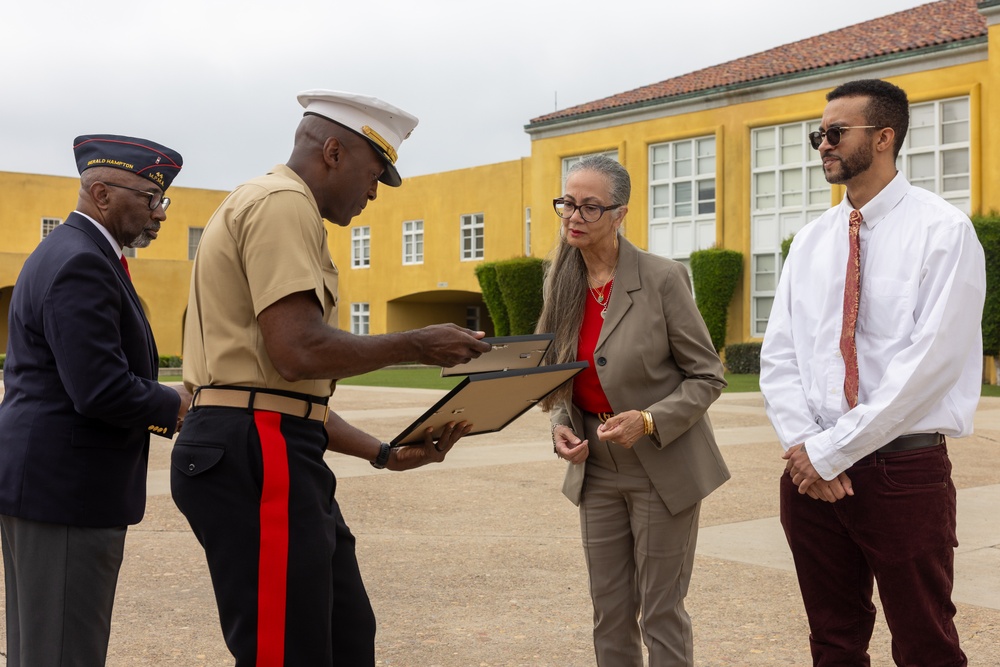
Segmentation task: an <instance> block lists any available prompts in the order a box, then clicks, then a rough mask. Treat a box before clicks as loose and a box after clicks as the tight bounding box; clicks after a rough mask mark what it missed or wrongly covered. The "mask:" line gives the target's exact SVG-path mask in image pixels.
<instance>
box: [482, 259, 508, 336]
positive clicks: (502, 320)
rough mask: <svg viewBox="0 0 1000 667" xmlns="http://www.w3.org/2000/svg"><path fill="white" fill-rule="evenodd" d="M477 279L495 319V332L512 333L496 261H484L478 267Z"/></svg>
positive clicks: (497, 333) (501, 334) (492, 317)
mask: <svg viewBox="0 0 1000 667" xmlns="http://www.w3.org/2000/svg"><path fill="white" fill-rule="evenodd" d="M476 279H477V280H478V281H479V289H480V290H482V292H483V302H484V303H485V304H486V310H488V311H489V313H490V319H491V320H493V333H494V334H495V335H497V336H508V335H510V320H509V318H508V317H507V307H506V306H505V305H504V302H503V293H502V292H501V291H500V284H499V283H498V282H497V271H496V262H483V263H482V264H480V265H479V266H477V267H476Z"/></svg>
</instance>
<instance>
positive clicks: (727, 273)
mask: <svg viewBox="0 0 1000 667" xmlns="http://www.w3.org/2000/svg"><path fill="white" fill-rule="evenodd" d="M742 271H743V255H742V254H741V253H738V252H736V251H735V250H726V249H725V248H709V249H707V250H696V251H695V252H693V253H691V275H692V279H693V281H694V295H695V301H696V302H697V304H698V311H699V312H701V316H702V318H704V320H705V324H706V325H707V326H708V333H709V334H710V335H711V336H712V344H713V345H714V346H715V349H716V351H718V350H721V349H722V348H723V347H725V345H726V322H727V320H728V318H729V303H730V302H731V301H732V300H733V294H734V293H735V292H736V285H737V283H739V281H740V274H741V273H742Z"/></svg>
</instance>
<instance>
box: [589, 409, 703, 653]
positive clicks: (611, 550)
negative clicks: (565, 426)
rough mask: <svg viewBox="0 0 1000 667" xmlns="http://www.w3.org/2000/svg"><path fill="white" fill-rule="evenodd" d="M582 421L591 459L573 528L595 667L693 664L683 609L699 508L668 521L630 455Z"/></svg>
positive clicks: (667, 514)
mask: <svg viewBox="0 0 1000 667" xmlns="http://www.w3.org/2000/svg"><path fill="white" fill-rule="evenodd" d="M597 424H599V422H598V421H597V419H596V418H592V417H591V416H589V415H588V416H587V417H585V424H584V426H585V429H586V437H587V438H588V439H589V441H590V452H591V453H590V458H589V459H588V460H587V463H586V464H585V465H586V466H587V471H586V477H585V479H584V485H583V498H582V500H581V503H580V527H581V531H582V535H583V548H584V553H585V555H586V560H587V568H588V570H589V574H590V595H591V599H592V600H593V603H594V651H595V654H596V657H597V665H598V667H642V665H643V660H642V643H645V645H646V648H647V650H648V652H649V667H675V666H684V667H691V666H692V665H694V648H693V641H692V630H691V618H690V617H689V616H688V614H687V612H686V611H685V609H684V597H685V596H686V595H687V591H688V584H689V583H690V581H691V570H692V567H693V565H694V552H695V542H696V540H697V536H698V513H699V510H700V509H701V503H696V504H695V505H693V506H691V507H689V508H687V509H685V510H684V511H682V512H680V513H679V514H677V515H672V514H670V512H669V510H667V507H666V505H664V503H663V501H662V500H661V499H660V497H659V495H657V493H656V490H655V489H654V488H653V485H652V483H651V482H650V480H649V476H648V475H647V474H646V472H645V470H644V469H643V467H642V464H641V463H640V462H639V459H638V457H636V455H635V452H633V451H632V450H631V449H625V448H623V447H620V446H618V445H608V444H606V443H603V442H601V441H599V440H598V439H597V436H596V432H595V429H596V428H597Z"/></svg>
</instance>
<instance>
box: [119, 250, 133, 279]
mask: <svg viewBox="0 0 1000 667" xmlns="http://www.w3.org/2000/svg"><path fill="white" fill-rule="evenodd" d="M121 260H122V268H123V269H125V275H126V276H128V279H129V280H132V274H131V273H130V272H129V270H128V260H127V259H125V255H122V256H121Z"/></svg>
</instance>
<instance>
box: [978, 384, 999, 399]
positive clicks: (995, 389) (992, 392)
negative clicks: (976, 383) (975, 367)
mask: <svg viewBox="0 0 1000 667" xmlns="http://www.w3.org/2000/svg"><path fill="white" fill-rule="evenodd" d="M981 395H982V396H1000V385H995V384H984V385H983V391H982V393H981Z"/></svg>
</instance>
